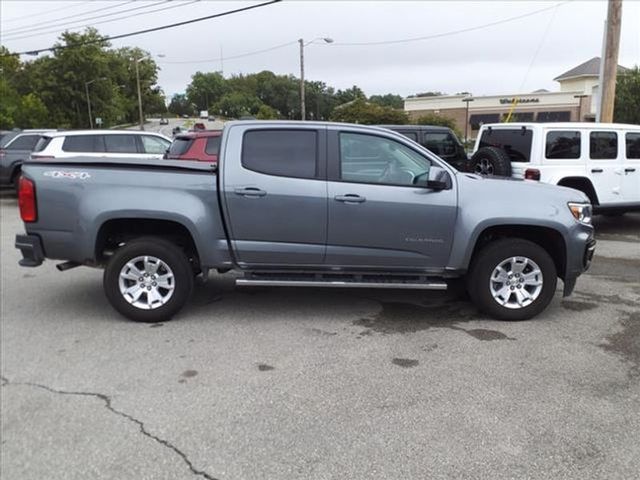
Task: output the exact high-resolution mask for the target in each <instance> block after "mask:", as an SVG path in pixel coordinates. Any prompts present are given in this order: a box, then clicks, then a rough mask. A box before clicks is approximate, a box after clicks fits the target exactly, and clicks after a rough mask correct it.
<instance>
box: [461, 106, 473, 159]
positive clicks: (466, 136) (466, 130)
mask: <svg viewBox="0 0 640 480" xmlns="http://www.w3.org/2000/svg"><path fill="white" fill-rule="evenodd" d="M462 101H463V102H464V103H465V104H466V106H465V109H464V143H465V148H466V144H467V142H468V141H469V102H473V98H471V97H465V98H463V99H462Z"/></svg>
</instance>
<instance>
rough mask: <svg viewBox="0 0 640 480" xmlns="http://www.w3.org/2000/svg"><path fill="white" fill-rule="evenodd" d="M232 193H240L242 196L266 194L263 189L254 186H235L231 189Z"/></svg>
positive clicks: (262, 195) (261, 195)
mask: <svg viewBox="0 0 640 480" xmlns="http://www.w3.org/2000/svg"><path fill="white" fill-rule="evenodd" d="M233 193H235V194H236V195H242V196H243V197H264V196H265V195H266V194H267V192H265V191H264V190H260V189H259V188H255V187H243V188H236V189H234V190H233Z"/></svg>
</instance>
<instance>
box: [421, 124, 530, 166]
mask: <svg viewBox="0 0 640 480" xmlns="http://www.w3.org/2000/svg"><path fill="white" fill-rule="evenodd" d="M532 138H533V132H532V131H531V130H530V129H528V128H524V129H523V128H513V129H505V128H487V129H486V130H485V131H483V132H482V136H481V137H480V145H479V148H483V147H498V148H501V149H502V150H504V151H505V152H506V153H507V155H509V158H510V159H511V161H512V162H529V161H530V159H531V140H532ZM427 148H429V147H427Z"/></svg>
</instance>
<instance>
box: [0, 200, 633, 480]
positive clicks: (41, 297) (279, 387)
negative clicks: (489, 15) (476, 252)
mask: <svg viewBox="0 0 640 480" xmlns="http://www.w3.org/2000/svg"><path fill="white" fill-rule="evenodd" d="M0 209H1V210H0V215H1V221H2V222H1V228H2V231H1V242H2V243H1V246H2V251H1V259H0V260H1V263H2V277H1V279H2V284H1V289H2V292H1V293H2V296H1V299H2V305H1V306H2V319H1V324H0V327H1V330H0V339H1V360H2V387H1V389H0V392H1V395H2V398H1V401H2V403H1V408H2V410H1V412H2V432H1V433H2V438H1V452H0V453H1V459H0V465H1V466H0V477H2V478H3V479H7V480H9V479H25V480H26V479H43V478H46V479H88V478H91V479H95V478H99V479H129V478H132V479H133V478H135V479H145V478H148V479H191V478H207V479H220V480H222V479H299V478H304V479H371V478H380V479H417V478H430V479H437V478H465V479H476V478H477V479H507V478H531V479H550V478H553V479H561V478H562V479H585V478H590V479H591V478H602V479H617V478H620V479H630V478H637V476H638V472H640V441H639V440H638V439H639V433H638V432H640V214H634V215H625V216H624V217H619V218H605V217H598V218H597V222H596V225H597V229H598V241H599V244H598V248H597V251H596V257H595V261H594V264H593V267H592V269H591V270H590V271H589V272H588V274H586V275H584V276H583V277H581V278H580V279H579V281H578V285H577V288H576V292H575V293H574V295H573V296H572V297H570V298H568V299H564V300H563V299H562V298H561V295H560V292H558V294H557V295H556V298H555V300H554V302H553V303H552V305H551V306H550V308H549V309H548V310H547V311H545V312H544V313H543V314H542V315H540V316H539V317H538V318H536V319H534V320H531V321H527V322H520V323H504V322H498V321H492V320H489V319H487V318H485V317H483V316H482V315H481V314H479V313H478V312H477V311H476V310H475V309H474V308H473V306H472V305H471V304H470V303H468V302H467V301H466V300H464V299H459V298H455V297H453V296H452V295H451V294H442V293H435V292H434V293H426V294H425V293H424V292H407V291H403V292H394V291H369V290H329V289H326V290H324V289H307V290H296V289H275V288H273V289H267V288H264V289H251V290H241V289H236V288H234V286H233V282H232V280H231V279H229V278H226V277H215V276H212V278H211V279H210V281H209V282H208V283H206V284H200V285H198V286H197V288H196V291H195V293H194V296H193V298H192V300H191V302H190V305H189V307H188V308H186V309H185V310H184V311H183V312H181V313H180V315H179V316H178V317H177V318H176V319H175V320H174V321H172V322H167V323H164V324H157V325H147V324H136V323H133V322H129V321H126V320H124V319H123V318H121V317H119V316H118V315H117V314H116V313H115V312H114V311H113V310H112V309H111V308H110V306H109V305H108V303H107V301H106V299H105V298H104V295H103V293H102V283H101V271H98V270H92V269H89V268H78V269H74V270H71V271H68V272H65V273H59V272H58V271H57V270H56V269H55V267H54V264H53V262H47V263H45V265H43V266H41V267H39V268H36V269H26V268H21V267H19V266H18V264H17V261H18V256H19V254H18V251H17V250H15V249H14V247H13V241H14V235H15V234H16V233H17V232H19V231H21V230H22V224H21V223H20V222H19V218H18V214H17V208H16V200H15V198H14V197H13V196H12V195H11V194H9V193H7V192H5V193H3V194H2V195H1V197H0ZM559 288H561V284H560V285H559Z"/></svg>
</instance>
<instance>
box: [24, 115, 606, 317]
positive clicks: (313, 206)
mask: <svg viewBox="0 0 640 480" xmlns="http://www.w3.org/2000/svg"><path fill="white" fill-rule="evenodd" d="M221 144H222V145H223V148H222V150H221V152H220V155H221V157H220V161H219V162H218V163H219V166H220V168H217V166H212V165H209V164H206V163H202V162H188V161H182V160H173V161H172V160H165V161H163V162H157V161H152V160H146V161H145V160H135V166H136V168H135V169H132V168H131V164H132V162H134V161H133V160H131V159H125V158H109V157H108V158H106V159H96V158H94V157H87V156H85V157H79V158H75V159H66V160H65V161H64V162H60V163H56V162H44V161H35V162H29V163H27V164H25V166H24V172H23V176H22V178H21V180H20V195H19V205H20V214H21V217H22V220H23V221H24V225H25V229H26V234H23V235H18V236H17V237H16V247H17V248H18V249H20V251H21V252H22V256H23V258H22V260H21V261H20V263H21V265H23V266H31V267H34V266H38V265H40V264H41V263H42V262H43V261H44V258H45V255H46V257H47V258H50V259H60V260H64V261H65V262H64V263H62V264H60V265H58V269H59V270H67V269H69V268H72V267H75V266H79V265H90V266H94V267H103V268H105V273H104V276H103V279H104V280H103V281H104V289H105V293H106V295H107V298H108V299H109V301H110V303H111V305H112V306H113V307H114V308H115V309H116V310H117V311H118V312H120V313H121V314H123V315H124V316H126V317H128V318H130V319H132V320H137V321H144V322H158V321H163V320H168V319H170V318H171V317H172V316H173V315H175V314H176V313H177V312H178V311H179V310H180V308H182V306H183V305H184V304H185V302H186V301H187V299H188V297H189V294H190V292H191V289H192V286H193V279H194V276H195V275H198V274H199V273H202V274H203V276H204V277H206V276H207V275H208V271H209V270H210V269H218V271H220V272H226V271H229V270H232V269H235V270H236V271H237V272H238V273H237V276H236V280H235V281H236V283H237V284H238V285H273V286H288V287H293V286H298V287H303V286H305V287H309V286H322V287H352V288H357V287H364V288H401V289H406V288H414V289H435V290H444V289H446V288H447V281H449V280H450V279H453V278H459V277H464V278H465V279H466V283H467V286H468V291H469V293H470V296H471V298H472V299H473V301H474V302H475V303H476V304H477V305H478V306H479V308H480V309H482V310H483V311H485V312H487V313H488V314H489V315H491V316H493V317H495V318H498V319H505V320H523V319H527V318H530V317H532V316H534V315H536V314H538V313H540V312H541V311H542V310H544V309H545V308H546V306H547V305H548V304H549V302H550V301H551V299H552V298H553V296H554V294H555V290H556V282H557V277H560V278H562V279H563V281H564V295H565V296H566V295H569V294H570V293H571V292H572V291H573V288H574V286H575V283H576V279H577V277H578V276H579V275H580V274H581V273H582V272H584V271H585V270H586V269H587V268H588V267H589V265H590V262H591V258H592V256H593V253H594V249H595V240H594V232H593V226H592V225H591V212H590V210H591V206H590V205H589V202H588V199H587V197H586V196H585V195H584V194H583V193H581V192H579V191H577V190H573V189H568V188H560V187H556V186H552V185H546V184H543V183H539V182H524V181H509V182H507V181H504V180H502V179H493V178H488V177H481V176H478V175H472V174H467V173H461V172H456V170H455V169H453V168H452V167H451V166H450V165H448V164H447V163H446V162H444V161H443V160H442V159H441V158H440V157H438V156H436V155H434V154H433V153H431V152H430V151H428V150H427V149H425V148H423V147H421V146H420V145H418V144H417V143H415V142H412V141H410V140H409V139H407V138H406V137H404V136H402V135H399V134H397V133H395V132H392V131H390V130H385V129H381V128H376V127H366V126H359V125H347V124H331V123H316V122H286V121H271V122H264V121H262V122H261V121H252V122H245V121H243V122H231V123H227V124H226V125H225V127H224V130H223V133H222V138H221ZM478 199H482V201H478ZM505 199H507V201H505ZM25 294H27V292H25ZM29 295H30V298H32V299H33V297H34V296H36V297H37V295H38V293H37V291H34V292H31V293H29Z"/></svg>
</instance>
